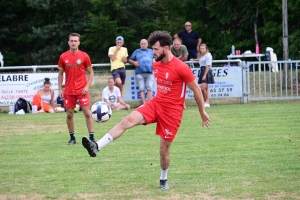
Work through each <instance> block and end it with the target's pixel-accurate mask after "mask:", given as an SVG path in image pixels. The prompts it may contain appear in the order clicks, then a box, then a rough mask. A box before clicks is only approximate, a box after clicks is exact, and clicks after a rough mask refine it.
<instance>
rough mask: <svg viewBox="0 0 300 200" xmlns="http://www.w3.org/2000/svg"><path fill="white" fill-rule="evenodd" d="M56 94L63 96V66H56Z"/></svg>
mask: <svg viewBox="0 0 300 200" xmlns="http://www.w3.org/2000/svg"><path fill="white" fill-rule="evenodd" d="M58 69H59V70H58V91H59V93H58V95H59V96H60V97H61V98H63V97H64V92H63V90H62V83H63V80H64V71H65V70H64V69H63V68H58Z"/></svg>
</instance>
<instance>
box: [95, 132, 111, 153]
mask: <svg viewBox="0 0 300 200" xmlns="http://www.w3.org/2000/svg"><path fill="white" fill-rule="evenodd" d="M113 140H114V139H113V137H112V136H111V135H110V134H109V133H106V134H105V135H104V136H103V137H102V138H101V139H100V140H99V141H98V142H97V145H98V150H100V149H102V148H103V147H104V146H106V145H108V144H109V143H110V142H112V141H113Z"/></svg>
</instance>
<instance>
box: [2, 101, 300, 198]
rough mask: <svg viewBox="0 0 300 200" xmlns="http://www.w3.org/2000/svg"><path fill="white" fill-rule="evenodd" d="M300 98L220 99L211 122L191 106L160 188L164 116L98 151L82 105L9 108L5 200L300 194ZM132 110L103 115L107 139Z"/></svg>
mask: <svg viewBox="0 0 300 200" xmlns="http://www.w3.org/2000/svg"><path fill="white" fill-rule="evenodd" d="M299 111H300V106H299V101H292V102H271V103H261V104H255V103H253V104H246V105H242V104H238V105H213V106H212V107H211V108H208V109H207V112H208V114H209V115H210V117H211V119H212V124H211V127H210V128H207V129H206V128H202V127H201V120H200V116H199V113H198V111H197V107H195V106H188V108H187V110H186V111H184V117H183V122H182V125H181V127H180V129H179V133H178V135H177V137H176V139H175V141H174V143H173V145H172V147H171V166H170V168H169V174H168V179H169V184H170V186H171V188H170V190H168V191H161V190H160V189H159V184H158V182H159V176H160V165H159V137H158V136H156V135H154V132H155V125H149V126H137V127H134V128H132V129H130V130H128V131H127V132H126V133H125V134H124V135H123V136H122V137H121V138H119V139H118V140H115V141H113V142H112V143H110V144H109V145H108V146H106V147H105V148H103V149H102V150H101V151H100V152H99V154H98V156H97V157H96V158H90V157H89V156H88V154H87V152H86V150H85V149H84V148H83V147H82V145H81V137H82V136H84V135H87V130H86V127H85V120H84V116H83V114H82V113H77V114H75V127H76V128H75V129H76V136H77V144H76V145H73V146H68V145H66V144H67V142H68V140H69V136H68V132H67V126H66V124H65V117H66V116H65V113H58V114H36V115H33V114H26V115H24V116H19V115H8V114H0V124H1V130H0V155H1V157H0V169H1V173H0V180H1V181H0V199H300V189H299V188H300V179H299V177H300V131H299V130H300V123H299V122H300V114H299V113H300V112H299ZM130 112H131V111H115V112H113V116H112V118H111V119H110V120H109V121H108V122H106V123H103V124H95V132H96V135H95V136H96V138H97V139H100V137H101V136H103V135H104V134H105V133H106V132H107V130H109V128H110V127H112V126H113V125H114V124H116V123H117V122H118V121H119V120H120V119H122V117H124V116H125V115H126V114H128V113H130Z"/></svg>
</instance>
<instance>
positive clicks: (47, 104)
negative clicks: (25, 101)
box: [32, 78, 55, 113]
mask: <svg viewBox="0 0 300 200" xmlns="http://www.w3.org/2000/svg"><path fill="white" fill-rule="evenodd" d="M50 87H51V83H50V78H45V82H44V88H43V89H40V90H38V92H37V94H36V95H34V97H33V103H32V105H33V106H37V110H38V112H39V113H43V112H48V113H55V110H54V90H53V89H51V88H50Z"/></svg>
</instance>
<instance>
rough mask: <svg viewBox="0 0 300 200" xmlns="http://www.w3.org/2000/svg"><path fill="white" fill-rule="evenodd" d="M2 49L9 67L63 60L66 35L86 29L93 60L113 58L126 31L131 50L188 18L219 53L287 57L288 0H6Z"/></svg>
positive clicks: (291, 14) (0, 22)
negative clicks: (111, 54)
mask: <svg viewBox="0 0 300 200" xmlns="http://www.w3.org/2000/svg"><path fill="white" fill-rule="evenodd" d="M299 7H300V1H298V0H289V1H288V23H289V24H288V32H289V56H290V58H292V59H299V55H300V54H299V50H300V42H299V38H300V30H299V29H298V27H299V25H300V20H299V14H298V10H299V9H298V8H299ZM0 12H1V18H0V51H1V53H2V54H3V56H4V61H5V66H23V65H46V64H57V60H58V57H59V55H60V54H61V53H62V52H64V51H66V50H68V49H69V47H68V44H67V41H68V35H69V34H70V33H72V32H77V33H80V34H81V36H82V37H81V45H80V49H81V50H83V51H86V52H87V53H88V54H89V55H90V56H91V59H92V63H103V62H105V63H107V62H109V58H108V56H107V54H108V48H109V47H110V46H113V45H115V38H116V36H118V35H122V36H123V37H124V38H125V44H124V46H125V47H127V48H128V52H129V53H132V52H133V51H134V50H135V49H137V48H139V42H140V40H141V39H143V38H146V39H147V38H148V36H149V34H150V33H151V32H153V31H155V30H166V31H169V32H170V33H171V35H172V36H173V35H174V34H175V33H177V32H179V31H181V30H183V29H184V23H185V22H186V21H190V22H191V23H192V26H193V30H195V31H197V32H198V33H199V34H200V36H201V38H202V41H203V43H206V44H207V45H208V47H209V49H210V51H211V52H212V55H213V58H214V59H227V55H229V54H230V53H231V46H232V45H235V48H236V49H240V50H241V52H244V51H246V50H250V51H252V52H255V44H256V43H258V44H259V46H260V51H261V53H264V52H265V49H266V48H267V47H272V48H273V49H274V52H275V53H276V54H277V57H278V58H282V55H283V52H282V0H274V1H267V0H217V1H216V0H65V1H61V0H15V1H1V2H0Z"/></svg>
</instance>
